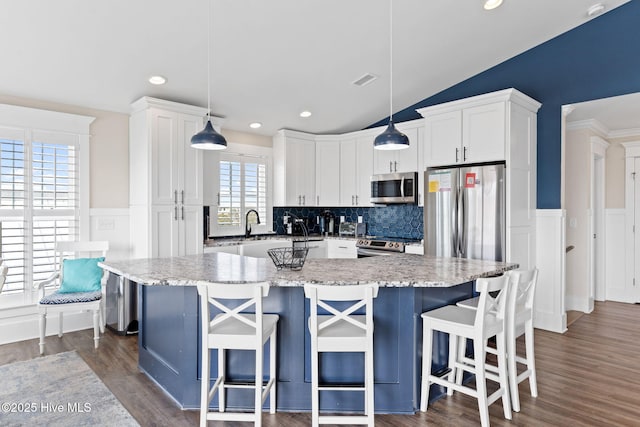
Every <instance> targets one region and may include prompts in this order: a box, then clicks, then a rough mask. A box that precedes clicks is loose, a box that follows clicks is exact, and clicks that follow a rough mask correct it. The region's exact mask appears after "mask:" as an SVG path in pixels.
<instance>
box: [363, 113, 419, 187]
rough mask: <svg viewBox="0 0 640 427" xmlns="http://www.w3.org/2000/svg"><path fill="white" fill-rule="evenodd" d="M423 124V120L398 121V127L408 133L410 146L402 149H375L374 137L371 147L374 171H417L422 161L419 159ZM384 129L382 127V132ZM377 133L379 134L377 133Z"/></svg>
mask: <svg viewBox="0 0 640 427" xmlns="http://www.w3.org/2000/svg"><path fill="white" fill-rule="evenodd" d="M421 126H423V124H422V121H421V120H418V121H416V120H413V121H411V122H404V123H398V124H397V125H396V128H397V129H398V130H399V131H400V132H402V133H404V134H405V135H407V137H408V138H409V147H408V148H404V149H401V150H375V149H373V139H375V137H374V138H372V139H371V147H372V149H373V162H374V167H373V173H374V174H382V173H396V172H416V171H418V170H419V169H418V167H419V165H420V162H419V161H418V127H421ZM383 130H384V129H383V128H380V133H382V131H383ZM376 135H377V134H376Z"/></svg>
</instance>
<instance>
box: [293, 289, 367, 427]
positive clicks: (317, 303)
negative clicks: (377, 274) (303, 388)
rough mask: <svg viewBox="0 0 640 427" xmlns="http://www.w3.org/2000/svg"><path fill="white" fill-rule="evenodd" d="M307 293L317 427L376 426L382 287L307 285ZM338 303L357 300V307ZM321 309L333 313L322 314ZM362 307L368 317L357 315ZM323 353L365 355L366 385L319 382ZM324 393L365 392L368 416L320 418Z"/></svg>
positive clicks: (312, 409)
mask: <svg viewBox="0 0 640 427" xmlns="http://www.w3.org/2000/svg"><path fill="white" fill-rule="evenodd" d="M304 294H305V296H306V297H307V298H309V302H310V304H309V305H310V309H311V313H310V316H309V333H310V334H311V419H312V425H313V426H314V427H317V426H318V425H319V424H366V425H368V426H370V427H373V425H374V398H373V389H374V385H373V299H374V298H376V297H377V296H378V285H377V284H366V285H348V286H343V285H311V284H307V285H305V286H304ZM334 301H335V302H338V301H354V304H352V305H350V306H349V307H348V308H346V309H344V310H340V309H337V308H335V307H334V305H332V304H331V302H334ZM318 307H320V308H321V309H323V310H326V311H327V312H328V313H330V314H328V315H318ZM362 307H364V309H365V314H364V315H355V314H353V313H354V312H355V311H356V310H358V309H360V308H362ZM320 352H363V353H364V359H365V363H364V371H365V372H364V386H362V387H360V386H331V385H320V384H319V379H318V378H319V372H318V353H320ZM324 390H337V391H354V390H362V391H364V394H365V407H364V415H335V416H326V415H325V416H320V391H324Z"/></svg>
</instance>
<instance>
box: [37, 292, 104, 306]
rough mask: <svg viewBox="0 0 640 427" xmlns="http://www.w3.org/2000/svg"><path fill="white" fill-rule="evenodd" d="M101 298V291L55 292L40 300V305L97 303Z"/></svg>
mask: <svg viewBox="0 0 640 427" xmlns="http://www.w3.org/2000/svg"><path fill="white" fill-rule="evenodd" d="M101 298H102V292H101V291H93V292H65V293H63V292H58V291H55V292H54V293H52V294H50V295H46V296H45V297H44V298H42V299H41V300H40V304H47V305H56V304H73V303H76V302H91V301H98V300H99V299H101Z"/></svg>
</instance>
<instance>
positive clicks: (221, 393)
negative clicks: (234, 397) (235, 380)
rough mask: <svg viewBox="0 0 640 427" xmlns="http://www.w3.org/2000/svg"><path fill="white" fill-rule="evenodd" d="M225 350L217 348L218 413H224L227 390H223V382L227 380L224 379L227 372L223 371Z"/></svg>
mask: <svg viewBox="0 0 640 427" xmlns="http://www.w3.org/2000/svg"><path fill="white" fill-rule="evenodd" d="M225 351H226V350H225V349H223V348H219V349H218V378H220V385H219V386H218V411H220V412H224V411H225V397H226V391H227V389H226V388H225V385H224V382H225V380H226V379H227V378H226V374H227V372H226V371H225V366H226V363H225V360H224V359H225Z"/></svg>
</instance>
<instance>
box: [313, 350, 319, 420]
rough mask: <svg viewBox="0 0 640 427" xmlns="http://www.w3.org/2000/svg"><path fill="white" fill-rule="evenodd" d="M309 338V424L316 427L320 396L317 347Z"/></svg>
mask: <svg viewBox="0 0 640 427" xmlns="http://www.w3.org/2000/svg"><path fill="white" fill-rule="evenodd" d="M314 341H315V340H311V425H312V427H318V425H319V424H320V397H319V396H318V394H319V391H318V357H319V354H318V349H317V347H316V345H315V343H314Z"/></svg>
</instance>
